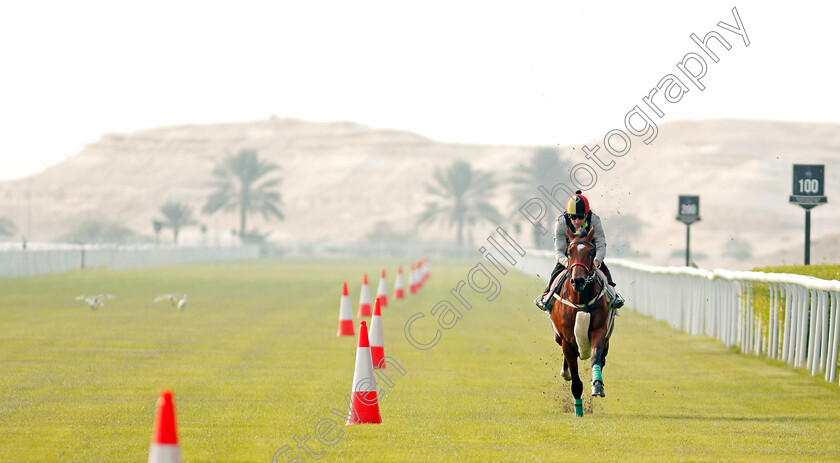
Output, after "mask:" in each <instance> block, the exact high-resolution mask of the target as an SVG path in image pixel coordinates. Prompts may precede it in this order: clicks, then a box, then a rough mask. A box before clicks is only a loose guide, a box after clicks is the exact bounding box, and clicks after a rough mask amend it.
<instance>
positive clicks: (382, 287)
mask: <svg viewBox="0 0 840 463" xmlns="http://www.w3.org/2000/svg"><path fill="white" fill-rule="evenodd" d="M376 297H378V298H379V299H382V301H381V303H382V307H388V282H387V281H386V280H385V269H384V268H383V269H382V276H380V277H379V287H378V288H376Z"/></svg>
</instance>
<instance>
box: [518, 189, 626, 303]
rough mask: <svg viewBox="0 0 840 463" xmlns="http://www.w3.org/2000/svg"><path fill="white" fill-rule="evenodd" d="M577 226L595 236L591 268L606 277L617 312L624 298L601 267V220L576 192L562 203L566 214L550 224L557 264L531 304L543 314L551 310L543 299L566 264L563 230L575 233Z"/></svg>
mask: <svg viewBox="0 0 840 463" xmlns="http://www.w3.org/2000/svg"><path fill="white" fill-rule="evenodd" d="M581 227H582V228H583V230H584V232H587V233H588V232H589V230H590V228H594V229H595V233H593V236H594V238H593V242H594V243H595V259H594V261H593V265H594V266H595V268H600V269H601V271H602V272H604V275H606V277H607V280H608V282H609V286H610V287H611V288H608V290H610V293H612V294H614V297H613V301H612V306H613V307H614V308H616V309H618V308H620V307H621V306H623V305H624V299H623V298H622V297H621V295H619V294H618V293H617V292H616V291H615V282H614V281H613V279H612V275H611V274H610V269H608V268H607V266H606V264H604V257H605V256H606V254H607V242H606V238H605V237H604V227H603V226H602V225H601V218H600V217H598V215H597V214H595V213H594V212H592V211H591V210H589V200H588V199H586V197H585V196H583V195H582V194H581V191H580V190H578V191H575V194H574V195H572V196H571V197H570V198H569V200H568V201H566V212H565V213H564V214H563V215H561V216H559V217H557V223H556V224H555V225H554V257H555V258H556V259H557V265H555V266H554V270H553V271H552V272H551V278H549V279H548V286H547V287H546V288H545V292H543V294H542V295H540V296H538V297H537V298H536V299H534V303H535V304H537V307H539V308H540V309H541V310H545V311H546V312H550V311H551V307H552V306H553V305H554V304H552V301H547V300H545V299H546V296H548V295H549V291H550V289H551V282H552V281H554V278H555V277H556V276H557V275H558V274H559V273H560V272H562V271H563V270H565V269H566V265H567V264H568V262H569V258H568V256H566V250H567V249H568V248H569V236H568V235H567V234H566V230H569V229H570V230H572V231H576V230H578V229H580V228H581Z"/></svg>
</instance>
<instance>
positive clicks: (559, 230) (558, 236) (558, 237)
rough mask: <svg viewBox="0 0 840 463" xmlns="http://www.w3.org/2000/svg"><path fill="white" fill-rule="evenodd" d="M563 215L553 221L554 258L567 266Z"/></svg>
mask: <svg viewBox="0 0 840 463" xmlns="http://www.w3.org/2000/svg"><path fill="white" fill-rule="evenodd" d="M562 219H563V216H562V215H561V216H560V217H557V220H555V221H554V258H555V260H557V262H559V263H560V264H561V265H563V267H568V263H569V258H568V257H566V221H564V220H562Z"/></svg>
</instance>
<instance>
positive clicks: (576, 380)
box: [563, 342, 583, 416]
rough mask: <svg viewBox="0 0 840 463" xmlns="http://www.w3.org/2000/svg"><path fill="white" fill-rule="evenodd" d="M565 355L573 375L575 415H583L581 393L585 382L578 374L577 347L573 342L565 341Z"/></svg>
mask: <svg viewBox="0 0 840 463" xmlns="http://www.w3.org/2000/svg"><path fill="white" fill-rule="evenodd" d="M563 356H564V357H566V365H567V366H568V368H569V372H570V373H571V376H572V395H573V396H574V398H575V416H583V399H581V395H582V394H583V382H581V380H580V376H579V375H578V364H577V356H578V352H577V347H575V345H574V344H572V343H571V342H564V343H563ZM570 359H571V360H570Z"/></svg>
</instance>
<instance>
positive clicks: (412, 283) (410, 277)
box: [408, 264, 417, 294]
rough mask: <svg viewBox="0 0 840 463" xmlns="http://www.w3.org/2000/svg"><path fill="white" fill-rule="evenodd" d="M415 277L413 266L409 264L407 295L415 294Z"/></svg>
mask: <svg viewBox="0 0 840 463" xmlns="http://www.w3.org/2000/svg"><path fill="white" fill-rule="evenodd" d="M415 277H416V275H415V272H414V264H411V271H410V272H408V294H417V279H416V278H415Z"/></svg>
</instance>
